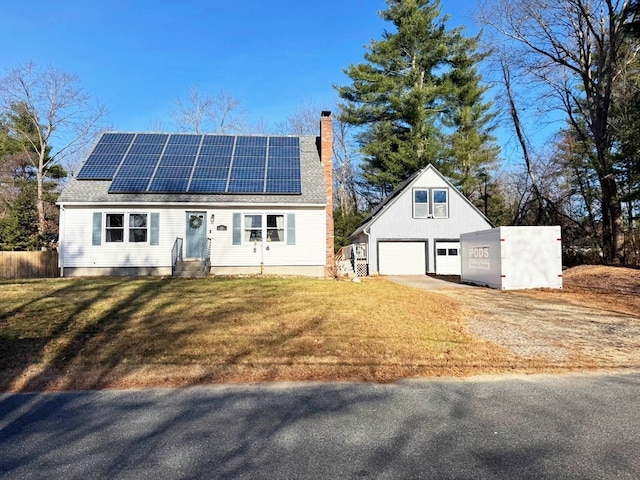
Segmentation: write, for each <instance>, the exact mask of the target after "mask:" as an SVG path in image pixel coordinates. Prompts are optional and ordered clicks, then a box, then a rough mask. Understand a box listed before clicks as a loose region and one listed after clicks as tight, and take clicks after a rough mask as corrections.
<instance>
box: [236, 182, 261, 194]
mask: <svg viewBox="0 0 640 480" xmlns="http://www.w3.org/2000/svg"><path fill="white" fill-rule="evenodd" d="M227 192H228V193H263V192H264V181H263V180H240V179H232V180H229V186H228V188H227Z"/></svg>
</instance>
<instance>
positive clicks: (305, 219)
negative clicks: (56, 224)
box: [60, 205, 326, 268]
mask: <svg viewBox="0 0 640 480" xmlns="http://www.w3.org/2000/svg"><path fill="white" fill-rule="evenodd" d="M189 209H190V207H189V206H185V207H178V206H176V207H165V208H159V206H156V205H154V206H153V207H151V208H149V207H147V209H144V208H133V207H127V208H112V209H110V208H105V207H102V208H87V207H85V208H83V207H75V206H65V207H64V229H63V232H64V236H63V237H61V242H60V248H61V250H62V251H63V259H64V266H65V267H69V268H74V267H78V268H80V267H101V268H117V267H168V266H170V265H171V248H172V246H173V244H174V242H175V240H176V238H177V237H180V238H185V237H186V227H187V225H186V221H185V211H187V210H189ZM202 211H206V212H207V213H206V215H207V219H209V218H211V216H212V215H214V218H215V220H214V221H213V222H208V223H207V237H208V238H211V240H212V244H211V262H212V266H214V267H215V266H220V267H235V266H240V267H243V266H246V267H255V266H259V265H260V263H261V262H263V263H264V265H283V266H313V265H319V266H324V264H325V262H326V256H325V255H326V226H325V210H324V207H308V208H273V209H257V208H256V209H251V208H246V209H243V208H214V207H210V208H202ZM129 212H131V213H142V212H148V213H149V216H148V227H147V228H148V232H147V241H146V242H137V243H136V242H128V241H127V240H128V235H129V234H128V232H127V233H125V241H124V242H117V243H109V242H105V241H104V230H105V218H106V217H105V215H106V214H111V213H114V214H122V213H129ZM234 213H236V214H238V213H239V214H240V215H241V216H242V215H246V214H248V215H251V214H256V215H275V216H276V217H274V219H272V220H274V221H275V226H274V227H273V230H276V231H277V234H278V235H284V236H285V237H286V238H285V239H284V240H283V241H271V242H266V241H265V242H258V244H257V245H256V244H254V242H250V243H242V244H240V245H234V244H233V233H234V228H233V221H234ZM94 218H95V219H96V221H97V222H98V228H99V230H98V232H99V235H97V234H96V235H94V233H97V232H94ZM98 218H99V220H97V219H98ZM277 218H282V219H284V225H283V227H282V228H280V227H279V226H278V220H277ZM125 222H127V223H126V225H127V228H128V219H127V218H126V216H125ZM265 228H266V226H265ZM282 230H284V232H282ZM98 240H101V241H100V242H98V243H95V242H97V241H98ZM267 247H268V248H267Z"/></svg>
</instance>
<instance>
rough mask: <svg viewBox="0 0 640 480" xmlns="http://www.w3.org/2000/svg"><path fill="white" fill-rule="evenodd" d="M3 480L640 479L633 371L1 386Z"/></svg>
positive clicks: (637, 387)
mask: <svg viewBox="0 0 640 480" xmlns="http://www.w3.org/2000/svg"><path fill="white" fill-rule="evenodd" d="M0 478H2V479H27V478H28V479H39V478H42V479H45V478H46V479H52V478H55V479H82V480H89V479H98V478H100V479H107V478H108V479H154V480H160V479H187V478H189V479H191V478H196V479H197V478H202V479H205V478H206V479H232V478H233V479H235V478H251V479H325V478H328V479H334V478H336V479H350V478H353V479H358V478H380V479H419V478H445V479H446V478H456V479H462V478H473V479H489V478H491V479H494V478H499V479H516V478H531V479H534V478H535V479H541V478H542V479H544V478H549V479H568V478H571V479H574V478H576V479H577V478H580V479H616V478H630V479H631V478H633V479H637V478H640V373H632V374H626V375H584V376H583V375H569V376H531V377H507V378H486V377H485V378H475V379H470V380H464V381H458V380H436V381H426V380H419V381H408V382H401V383H397V384H391V385H375V384H355V383H323V384H321V383H314V384H274V385H254V386H212V387H191V388H183V389H149V390H112V391H94V392H67V393H40V394H15V395H8V394H4V395H0Z"/></svg>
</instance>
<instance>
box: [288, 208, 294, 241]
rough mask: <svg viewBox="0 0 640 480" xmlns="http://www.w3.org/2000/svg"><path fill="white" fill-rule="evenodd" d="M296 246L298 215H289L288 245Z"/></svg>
mask: <svg viewBox="0 0 640 480" xmlns="http://www.w3.org/2000/svg"><path fill="white" fill-rule="evenodd" d="M295 244H296V214H295V213H287V245H295Z"/></svg>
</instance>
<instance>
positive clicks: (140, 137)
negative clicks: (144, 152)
mask: <svg viewBox="0 0 640 480" xmlns="http://www.w3.org/2000/svg"><path fill="white" fill-rule="evenodd" d="M168 139H169V135H168V134H166V133H138V134H136V138H135V140H134V141H133V144H134V145H136V144H141V143H145V144H154V145H158V144H161V145H164V144H165V143H167V140H168Z"/></svg>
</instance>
